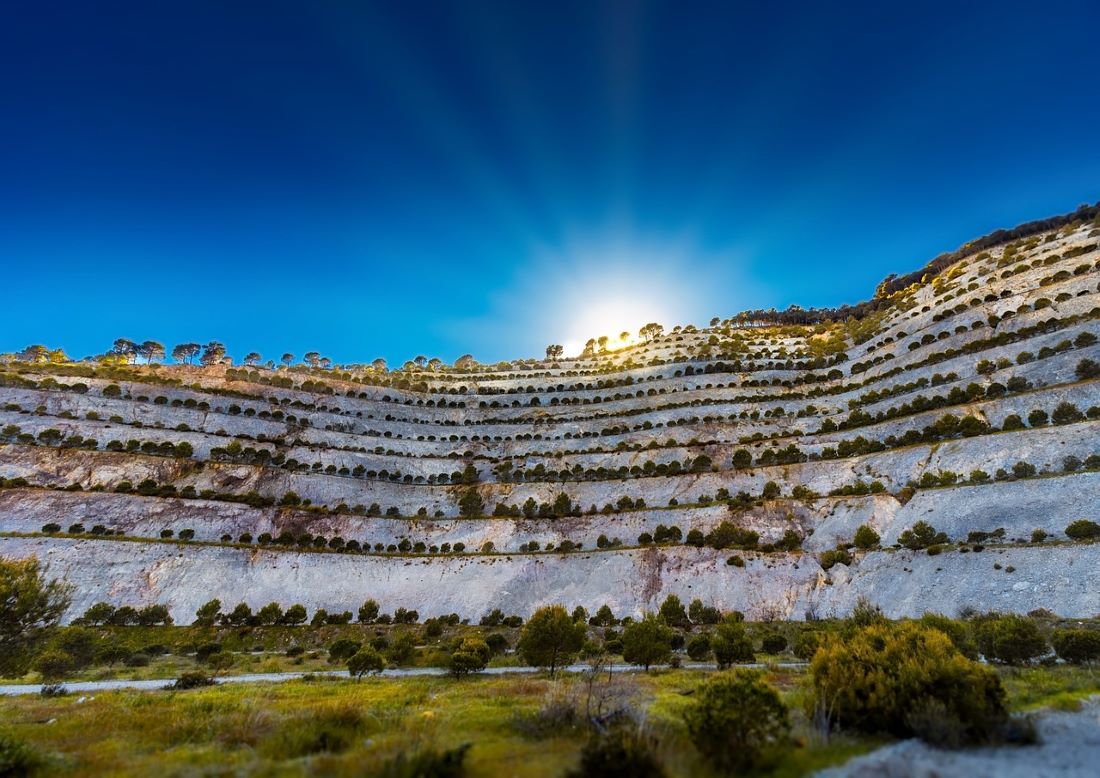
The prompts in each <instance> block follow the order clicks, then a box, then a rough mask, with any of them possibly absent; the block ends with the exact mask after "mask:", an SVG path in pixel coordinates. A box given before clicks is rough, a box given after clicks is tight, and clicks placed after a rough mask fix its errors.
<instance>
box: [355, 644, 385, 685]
mask: <svg viewBox="0 0 1100 778" xmlns="http://www.w3.org/2000/svg"><path fill="white" fill-rule="evenodd" d="M385 669H386V660H385V659H383V658H382V655H381V654H379V653H378V652H377V651H375V650H374V649H373V648H371V647H370V646H364V647H362V648H360V649H359V650H358V651H357V652H356V653H355V655H354V656H352V657H350V658H349V659H348V675H350V676H351V677H352V678H356V679H359V678H362V677H363V676H364V675H366V674H367V673H380V672H382V671H383V670H385Z"/></svg>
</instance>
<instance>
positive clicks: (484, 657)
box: [449, 635, 493, 677]
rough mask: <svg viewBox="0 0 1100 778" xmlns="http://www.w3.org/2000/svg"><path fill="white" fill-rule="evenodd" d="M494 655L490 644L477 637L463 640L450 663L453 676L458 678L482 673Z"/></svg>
mask: <svg viewBox="0 0 1100 778" xmlns="http://www.w3.org/2000/svg"><path fill="white" fill-rule="evenodd" d="M492 654H493V652H492V650H491V649H490V648H489V644H488V643H486V642H485V641H484V640H482V639H481V638H479V637H478V636H477V635H469V636H467V637H465V638H463V639H462V641H461V642H460V643H459V644H458V646H457V647H456V648H455V650H454V651H453V652H452V653H451V658H450V661H449V667H450V670H451V674H452V675H454V676H456V677H458V676H462V675H467V674H468V673H477V672H480V671H482V670H484V669H485V666H486V665H488V664H489V657H491V656H492Z"/></svg>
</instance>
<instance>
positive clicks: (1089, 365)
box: [1076, 359, 1100, 381]
mask: <svg viewBox="0 0 1100 778" xmlns="http://www.w3.org/2000/svg"><path fill="white" fill-rule="evenodd" d="M1076 373H1077V379H1078V380H1079V381H1084V380H1085V379H1087V378H1097V377H1100V362H1097V361H1096V360H1095V359H1082V360H1081V361H1080V362H1078V363H1077V370H1076Z"/></svg>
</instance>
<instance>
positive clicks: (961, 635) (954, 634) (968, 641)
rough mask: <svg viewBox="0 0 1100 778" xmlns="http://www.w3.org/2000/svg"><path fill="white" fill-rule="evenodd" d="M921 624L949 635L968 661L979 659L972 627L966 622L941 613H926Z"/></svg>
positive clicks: (921, 619)
mask: <svg viewBox="0 0 1100 778" xmlns="http://www.w3.org/2000/svg"><path fill="white" fill-rule="evenodd" d="M920 624H921V626H923V627H929V628H931V629H938V630H939V631H940V632H942V633H943V634H945V635H947V637H948V638H950V640H951V643H952V644H953V645H954V646H955V648H956V649H957V650H958V651H959V653H960V654H962V655H963V656H965V657H966V658H967V659H977V658H978V647H977V646H976V645H975V644H974V639H973V638H972V637H971V635H970V627H969V625H968V624H967V623H966V622H964V621H959V620H958V619H952V618H950V617H948V616H944V615H942V614H939V613H925V614H924V615H923V616H921V617H920Z"/></svg>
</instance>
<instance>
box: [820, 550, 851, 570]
mask: <svg viewBox="0 0 1100 778" xmlns="http://www.w3.org/2000/svg"><path fill="white" fill-rule="evenodd" d="M817 561H818V564H820V565H821V569H822V570H829V569H831V568H833V567H835V566H836V565H851V564H852V555H851V553H850V552H849V551H848V549H846V548H833V549H829V550H828V551H822V552H821V554H819V555H818V557H817Z"/></svg>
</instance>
